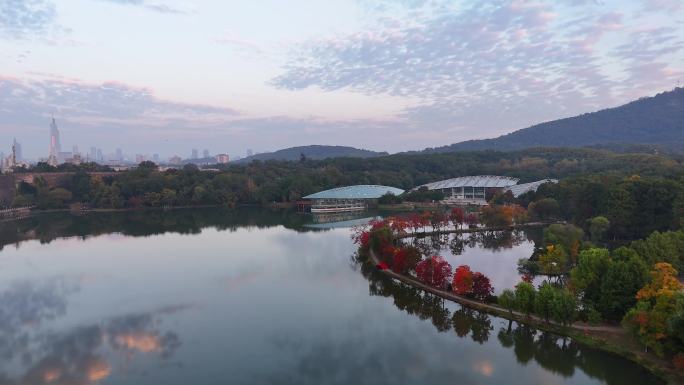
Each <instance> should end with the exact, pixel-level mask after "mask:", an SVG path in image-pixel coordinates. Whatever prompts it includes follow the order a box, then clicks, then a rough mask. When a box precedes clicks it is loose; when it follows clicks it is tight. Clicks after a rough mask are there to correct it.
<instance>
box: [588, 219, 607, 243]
mask: <svg viewBox="0 0 684 385" xmlns="http://www.w3.org/2000/svg"><path fill="white" fill-rule="evenodd" d="M609 228H610V221H609V220H608V218H606V217H604V216H598V217H593V218H591V219H590V220H589V234H590V235H591V240H592V241H593V242H601V241H602V240H603V236H604V235H605V234H606V232H607V231H608V229H609Z"/></svg>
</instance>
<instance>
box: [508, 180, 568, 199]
mask: <svg viewBox="0 0 684 385" xmlns="http://www.w3.org/2000/svg"><path fill="white" fill-rule="evenodd" d="M545 183H558V179H542V180H538V181H536V182H530V183H523V184H517V185H515V186H511V187H509V188H507V189H506V191H510V192H511V193H512V194H513V196H514V197H516V198H517V197H519V196H521V195H523V194H525V193H528V192H530V191H537V189H538V188H539V186H541V185H543V184H545Z"/></svg>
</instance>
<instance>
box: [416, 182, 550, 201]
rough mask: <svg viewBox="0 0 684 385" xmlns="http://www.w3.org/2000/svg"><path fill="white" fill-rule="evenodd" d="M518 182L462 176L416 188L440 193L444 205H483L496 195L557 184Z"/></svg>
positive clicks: (516, 194)
mask: <svg viewBox="0 0 684 385" xmlns="http://www.w3.org/2000/svg"><path fill="white" fill-rule="evenodd" d="M518 181H519V179H518V178H511V177H507V176H496V175H477V176H462V177H458V178H451V179H446V180H441V181H438V182H432V183H428V184H424V185H422V186H419V187H418V188H421V187H425V188H427V189H428V190H439V191H441V192H442V194H444V201H443V202H444V203H446V204H459V205H464V204H473V205H485V204H487V200H488V199H489V198H491V197H492V196H494V195H495V194H498V193H504V192H506V191H511V193H512V194H513V195H514V196H515V197H518V196H520V195H522V194H524V193H526V192H529V191H536V190H537V188H539V186H541V185H542V184H544V183H557V182H558V181H557V180H555V179H543V180H540V181H536V182H531V183H525V184H520V185H519V184H518Z"/></svg>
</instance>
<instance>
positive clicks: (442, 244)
mask: <svg viewBox="0 0 684 385" xmlns="http://www.w3.org/2000/svg"><path fill="white" fill-rule="evenodd" d="M408 239H409V240H410V242H411V243H413V245H414V246H416V247H417V248H418V249H419V250H421V251H422V252H423V254H425V255H433V254H439V253H440V252H441V251H443V250H449V251H450V252H451V253H452V254H453V255H461V254H463V252H464V251H465V250H466V249H473V248H476V247H480V248H484V249H487V250H490V251H493V252H499V251H503V250H507V249H512V248H514V247H516V246H520V245H522V244H523V243H531V244H534V245H535V246H536V245H541V244H542V240H543V239H542V233H541V230H540V228H530V229H524V230H502V231H479V232H474V233H464V234H442V235H433V236H427V237H413V238H408ZM528 257H529V256H528Z"/></svg>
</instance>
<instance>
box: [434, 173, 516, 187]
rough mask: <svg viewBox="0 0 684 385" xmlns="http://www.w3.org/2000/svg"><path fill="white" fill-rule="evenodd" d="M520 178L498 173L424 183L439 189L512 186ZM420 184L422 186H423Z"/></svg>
mask: <svg viewBox="0 0 684 385" xmlns="http://www.w3.org/2000/svg"><path fill="white" fill-rule="evenodd" d="M519 180H520V179H518V178H511V177H507V176H496V175H476V176H462V177H458V178H451V179H446V180H440V181H438V182H432V183H427V184H424V185H423V186H425V187H427V188H428V189H429V190H439V189H445V188H453V187H499V188H505V187H510V186H513V185H515V184H516V183H518V181H519ZM423 186H420V187H423Z"/></svg>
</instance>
